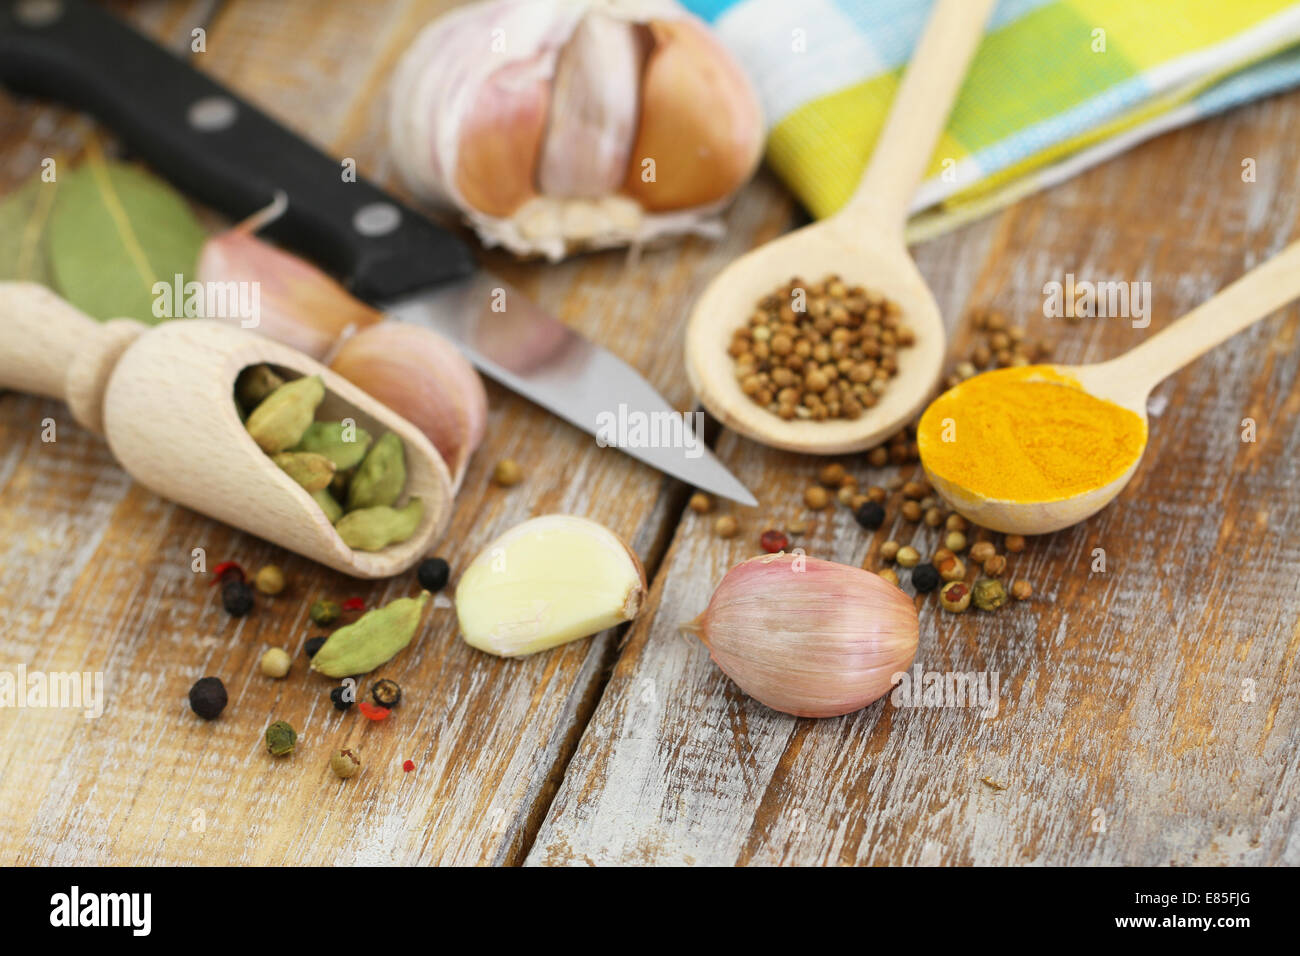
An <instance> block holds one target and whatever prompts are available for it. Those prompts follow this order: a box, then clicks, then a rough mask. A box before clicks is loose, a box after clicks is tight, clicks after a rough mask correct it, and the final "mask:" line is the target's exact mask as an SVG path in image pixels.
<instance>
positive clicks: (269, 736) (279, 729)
mask: <svg viewBox="0 0 1300 956" xmlns="http://www.w3.org/2000/svg"><path fill="white" fill-rule="evenodd" d="M297 743H298V734H297V732H296V731H295V730H294V729H293V727H291V726H290V725H289V722H288V721H287V720H277V721H276V722H275V723H273V724H272V725H271V726H270V727H267V728H266V749H267V750H268V751H270V753H271V754H272V755H273V756H276V757H283V756H284V755H285V754H287V753H292V752H293V748H294V746H295V745H296V744H297Z"/></svg>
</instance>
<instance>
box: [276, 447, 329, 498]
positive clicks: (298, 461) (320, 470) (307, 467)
mask: <svg viewBox="0 0 1300 956" xmlns="http://www.w3.org/2000/svg"><path fill="white" fill-rule="evenodd" d="M271 460H272V461H273V462H275V463H276V464H277V465H279V466H280V468H281V469H282V470H283V471H284V473H285V474H287V475H288V476H289V477H290V478H292V479H293V480H294V481H296V482H298V484H300V485H302V486H303V487H304V488H306V489H307V490H308V491H313V492H315V491H320V490H321V489H322V488H328V487H329V483H330V481H331V480H332V479H333V478H334V462H332V461H330V460H329V459H328V458H326V457H325V456H324V455H317V454H315V453H313V452H310V451H282V452H280V453H279V454H277V455H272V456H271Z"/></svg>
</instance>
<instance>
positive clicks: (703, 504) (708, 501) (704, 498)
mask: <svg viewBox="0 0 1300 956" xmlns="http://www.w3.org/2000/svg"><path fill="white" fill-rule="evenodd" d="M687 504H688V505H689V506H690V509H691V510H692V511H694V512H695V513H696V514H697V515H703V514H708V513H709V512H710V511H712V510H713V499H712V498H710V497H709V496H708V495H706V494H705V493H704V492H702V491H697V492H695V494H693V495H691V500H690V501H689V502H687Z"/></svg>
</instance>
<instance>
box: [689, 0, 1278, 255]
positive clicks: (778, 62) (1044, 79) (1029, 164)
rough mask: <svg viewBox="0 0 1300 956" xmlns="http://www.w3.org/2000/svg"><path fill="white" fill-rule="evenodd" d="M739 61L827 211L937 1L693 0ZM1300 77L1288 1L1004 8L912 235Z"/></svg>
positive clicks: (839, 198) (773, 128)
mask: <svg viewBox="0 0 1300 956" xmlns="http://www.w3.org/2000/svg"><path fill="white" fill-rule="evenodd" d="M685 3H686V6H687V7H688V8H690V9H691V10H692V11H694V12H695V13H697V14H699V15H700V16H702V17H703V18H705V19H706V20H708V21H709V22H710V23H711V24H712V25H713V27H714V29H715V30H716V31H717V32H718V34H719V36H720V37H721V39H722V40H723V42H724V43H726V44H727V45H728V47H730V48H731V50H732V51H733V52H734V53H735V54H736V55H737V56H738V57H739V59H740V61H741V63H742V64H744V65H745V66H746V67H747V69H748V70H749V73H750V75H751V77H752V78H753V79H754V82H755V84H756V86H757V87H758V90H759V96H760V98H761V99H762V101H763V105H764V109H765V110H766V113H767V121H768V123H769V126H770V134H769V138H768V147H767V158H768V162H769V163H770V165H771V166H772V168H773V169H775V170H776V171H777V173H778V174H780V175H781V177H782V178H784V179H785V181H786V182H787V183H788V184H789V185H790V187H791V189H793V190H794V192H795V193H796V194H797V195H798V196H799V198H800V199H801V200H802V201H803V202H804V204H805V205H806V206H807V207H808V209H809V211H810V212H811V213H812V214H813V215H814V216H817V217H822V216H826V215H829V214H830V213H832V212H834V211H835V210H836V209H838V208H839V207H840V206H841V205H842V204H843V203H844V202H845V201H846V200H847V199H848V197H849V196H850V195H851V194H852V192H853V189H854V186H855V185H856V184H857V182H858V179H859V178H860V177H861V175H862V171H863V169H865V167H866V163H867V160H868V159H869V158H870V155H871V149H872V146H873V145H874V143H875V140H876V137H877V135H878V134H879V132H880V129H881V127H882V126H883V125H884V121H885V117H886V115H887V113H888V111H889V106H890V103H891V102H892V100H893V95H894V92H895V90H896V89H897V87H898V83H899V80H900V78H901V76H902V72H903V69H904V67H905V66H906V64H907V60H908V58H909V56H910V55H911V51H912V49H913V47H914V46H915V45H916V43H917V41H918V39H919V38H920V35H921V32H922V29H923V28H924V25H925V20H926V17H927V15H928V13H929V8H930V3H929V2H928V0H801V2H798V3H792V2H790V0H685ZM1298 83H1300V3H1296V2H1292V0H1002V2H1001V3H999V4H998V6H997V9H996V10H995V12H994V14H993V17H992V19H991V21H990V24H989V27H988V30H987V33H986V35H985V38H984V41H983V43H982V44H981V46H980V49H979V52H978V53H977V54H976V56H975V60H974V62H973V64H972V66H971V70H970V73H969V75H968V76H967V78H966V83H965V86H964V87H963V88H962V92H961V95H960V97H959V98H958V100H957V104H956V106H955V107H954V109H953V114H952V116H951V118H950V120H949V123H948V129H947V131H946V132H945V134H944V136H943V137H942V139H941V141H940V143H939V145H938V147H937V149H936V150H935V155H934V159H933V161H932V163H931V168H930V171H929V173H928V174H927V178H926V180H925V181H924V182H923V183H922V185H921V187H920V189H919V190H918V192H917V196H916V198H915V203H914V206H913V212H914V213H916V214H918V215H916V216H915V217H914V219H913V221H912V224H911V229H910V232H911V235H912V238H914V239H915V238H921V237H923V236H925V235H931V234H934V233H937V232H940V231H943V230H945V229H948V228H951V227H953V226H955V225H957V224H959V223H961V222H963V221H966V220H968V219H971V218H974V217H975V216H978V215H981V214H983V213H985V212H988V211H991V210H992V209H995V208H998V207H1000V206H1003V205H1006V204H1007V203H1009V202H1011V201H1013V200H1015V199H1017V198H1019V197H1020V196H1023V195H1025V194H1027V193H1029V192H1032V191H1034V190H1037V189H1041V188H1043V187H1044V186H1047V185H1051V184H1053V183H1056V182H1059V181H1061V180H1062V179H1065V178H1066V177H1068V176H1071V175H1073V174H1074V173H1076V172H1078V171H1079V170H1081V169H1084V168H1086V167H1088V166H1090V165H1093V164H1094V163H1097V162H1100V161H1102V160H1104V159H1106V158H1108V157H1110V156H1112V155H1114V154H1115V153H1117V152H1119V151H1121V150H1123V149H1126V148H1128V147H1129V146H1131V145H1133V144H1135V143H1138V142H1141V141H1142V140H1144V139H1147V138H1149V137H1151V136H1154V135H1156V134H1158V133H1160V132H1163V131H1164V130H1167V129H1171V128H1173V127H1176V126H1181V125H1183V124H1185V123H1190V122H1194V121H1195V120H1197V119H1200V118H1202V117H1204V116H1209V115H1211V114H1214V113H1217V112H1220V111H1222V110H1225V109H1229V108H1231V107H1233V106H1236V105H1238V104H1240V103H1245V102H1248V101H1250V100H1253V99H1257V98H1259V97H1261V96H1266V95H1269V94H1271V93H1274V92H1277V91H1279V90H1283V89H1287V88H1289V87H1292V86H1295V85H1297V84H1298Z"/></svg>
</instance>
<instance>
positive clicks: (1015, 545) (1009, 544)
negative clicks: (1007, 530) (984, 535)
mask: <svg viewBox="0 0 1300 956" xmlns="http://www.w3.org/2000/svg"><path fill="white" fill-rule="evenodd" d="M1002 544H1003V546H1004V547H1005V548H1006V549H1007V550H1008V551H1010V552H1011V553H1012V554H1019V553H1020V552H1021V551H1023V550H1025V536H1024V535H1022V534H1009V535H1007V536H1006V539H1005V540H1004V541H1003V542H1002Z"/></svg>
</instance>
